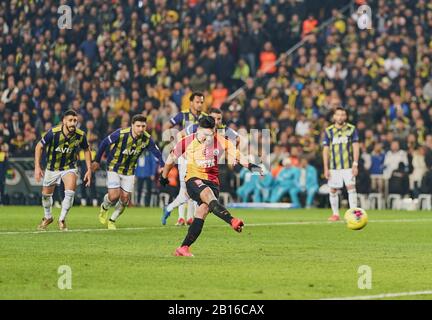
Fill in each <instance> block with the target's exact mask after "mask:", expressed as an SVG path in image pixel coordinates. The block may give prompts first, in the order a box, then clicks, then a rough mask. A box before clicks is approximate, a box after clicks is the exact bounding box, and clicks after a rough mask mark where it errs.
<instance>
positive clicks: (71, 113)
mask: <svg viewBox="0 0 432 320" xmlns="http://www.w3.org/2000/svg"><path fill="white" fill-rule="evenodd" d="M67 116H74V117H78V113H76V111H75V110H72V109H69V110H66V111H65V112H64V113H63V117H62V119H64V118H66V117H67Z"/></svg>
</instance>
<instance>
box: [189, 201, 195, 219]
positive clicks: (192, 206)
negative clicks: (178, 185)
mask: <svg viewBox="0 0 432 320" xmlns="http://www.w3.org/2000/svg"><path fill="white" fill-rule="evenodd" d="M187 205H188V208H187V219H188V220H189V219H193V218H194V215H195V201H193V200H192V199H189V200H188V202H187Z"/></svg>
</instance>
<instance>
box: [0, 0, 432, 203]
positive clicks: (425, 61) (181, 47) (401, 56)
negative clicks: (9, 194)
mask: <svg viewBox="0 0 432 320" xmlns="http://www.w3.org/2000/svg"><path fill="white" fill-rule="evenodd" d="M345 2H346V1H345ZM66 3H67V4H68V5H70V6H71V7H72V17H73V19H72V29H70V30H69V29H59V28H58V25H57V20H58V17H59V14H58V13H57V5H56V4H54V1H13V0H11V1H2V2H1V3H0V58H1V63H0V146H1V147H0V151H1V155H0V162H4V161H5V160H6V159H7V157H31V156H32V155H33V150H34V145H35V143H36V142H37V141H38V139H39V138H40V136H41V134H42V133H43V132H44V131H46V130H48V129H49V128H51V127H52V126H55V125H57V124H58V123H59V122H60V120H61V114H62V112H63V111H64V110H66V109H68V108H72V109H74V110H76V111H77V112H78V113H79V114H80V116H79V118H80V119H79V120H80V121H79V122H80V124H81V129H83V130H84V131H85V132H86V133H87V138H88V141H89V143H90V145H91V146H92V148H93V149H97V145H98V143H99V142H100V141H101V139H103V138H104V137H105V136H106V135H107V134H108V133H110V132H112V131H113V130H114V129H116V128H118V127H127V126H128V124H129V122H130V118H131V116H132V115H133V114H137V113H143V114H144V115H146V116H147V124H148V131H149V133H151V135H152V136H153V137H154V139H155V141H159V142H161V136H162V131H163V128H164V124H165V123H168V121H169V119H170V118H171V117H172V116H174V115H175V114H176V113H177V112H179V111H180V110H185V109H187V108H188V101H189V100H188V98H189V95H190V94H191V93H192V91H202V92H204V94H205V97H206V107H216V108H221V109H222V110H223V111H224V119H225V123H226V124H227V125H229V126H231V127H232V128H233V129H235V130H239V129H241V128H244V129H246V130H249V129H251V128H256V129H269V130H270V131H271V152H272V155H271V163H272V168H271V171H272V173H273V176H272V178H273V179H275V181H276V180H277V173H278V172H279V171H280V169H282V167H301V164H300V163H303V166H304V165H306V164H307V165H310V166H311V167H313V168H314V169H315V171H316V173H315V174H316V175H317V179H316V181H317V182H316V183H317V184H318V185H320V184H321V181H322V178H323V177H322V160H321V141H322V135H323V131H324V128H325V127H326V126H328V125H329V123H330V122H331V114H332V110H333V109H334V108H335V107H337V106H339V105H342V106H344V107H345V108H346V109H347V110H348V112H349V115H350V122H352V123H354V124H356V126H357V128H358V132H359V136H360V141H361V150H362V156H361V159H362V161H361V163H360V165H361V168H360V170H361V174H360V175H359V179H358V189H359V192H360V193H369V192H371V191H372V190H382V188H383V178H384V179H388V180H390V181H391V182H392V183H390V184H389V186H390V188H393V189H391V190H389V191H391V192H393V193H400V194H410V193H411V194H414V195H415V194H418V193H432V190H431V189H432V131H431V129H430V128H432V77H431V71H432V62H431V57H432V3H430V2H429V1H425V0H418V1H417V0H416V1H414V0H395V1H392V2H389V1H384V0H377V1H367V4H368V5H370V6H371V8H372V12H373V22H372V26H373V27H372V29H370V30H369V29H366V30H362V29H360V28H359V27H358V26H357V23H356V14H355V11H351V12H350V11H345V12H343V13H342V12H339V11H338V10H336V9H333V10H331V11H330V16H331V17H332V18H333V22H332V23H330V24H329V25H328V26H326V27H325V28H323V29H318V28H320V25H321V24H322V23H323V22H324V20H325V19H327V18H328V17H327V16H326V15H325V14H324V13H322V12H321V14H319V12H318V13H317V12H315V11H314V14H311V11H310V10H308V6H307V4H306V3H305V2H304V1H296V0H273V1H268V0H254V1H251V0H238V1H237V0H236V1H235V0H225V1H215V0H208V1H203V0H188V1H175V0H172V1H170V0H167V1H148V0H142V1H136V0H128V1H115V0H112V1H111V3H109V2H107V1H102V0H95V1H89V0H83V1H81V0H74V1H68V2H66ZM362 3H366V1H356V4H357V5H360V4H362ZM317 30H319V31H317ZM301 40H305V43H304V45H302V46H301V47H300V48H299V49H298V50H297V51H295V52H294V53H293V54H291V55H286V54H285V52H286V50H288V49H289V48H290V47H291V46H293V45H295V44H296V43H298V42H299V41H301ZM276 61H279V63H278V64H277V65H275V62H276ZM240 87H242V88H243V90H241V91H240V92H239V93H238V95H236V96H235V98H234V99H232V100H228V99H227V98H228V97H229V95H230V94H232V93H233V92H235V91H236V90H237V89H238V88H240ZM284 159H289V161H285V162H284ZM303 159H304V160H303ZM3 171H4V170H3ZM3 171H1V170H0V172H3ZM2 175H3V176H4V174H2ZM226 176H229V174H226ZM297 176H299V175H297ZM148 177H152V179H153V180H154V174H152V173H151V172H150V173H148V174H144V175H143V176H142V178H143V179H144V178H148ZM392 179H393V180H392ZM147 180H148V179H146V181H147ZM227 180H228V179H227ZM303 180H304V179H303ZM306 180H307V179H306ZM143 181H144V180H143ZM222 181H224V179H222ZM242 181H243V180H242ZM396 181H399V182H400V181H403V183H399V182H397V183H396ZM147 182H148V181H147ZM147 182H146V183H147ZM1 183H2V185H3V188H4V178H2V182H1ZM314 183H315V182H314ZM143 184H144V182H143V183H141V185H143ZM225 184H226V185H225V188H226V189H227V190H228V191H230V192H232V193H233V194H235V191H234V189H233V188H232V186H233V184H231V183H230V182H226V183H225ZM223 188H224V186H223ZM264 196H265V195H264ZM267 196H268V198H269V199H271V198H272V195H267ZM274 197H275V199H276V198H278V197H277V195H275V196H274ZM290 197H291V198H293V195H292V194H290ZM294 197H295V195H294ZM250 199H252V198H246V200H250ZM146 201H147V200H146ZM269 201H270V200H269Z"/></svg>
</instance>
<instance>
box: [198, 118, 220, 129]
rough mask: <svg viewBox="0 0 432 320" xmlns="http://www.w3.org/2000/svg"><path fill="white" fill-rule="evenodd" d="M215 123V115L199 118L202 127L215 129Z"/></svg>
mask: <svg viewBox="0 0 432 320" xmlns="http://www.w3.org/2000/svg"><path fill="white" fill-rule="evenodd" d="M215 125H216V123H215V119H214V118H213V117H210V116H205V117H202V118H201V119H199V126H200V128H205V129H214V127H215Z"/></svg>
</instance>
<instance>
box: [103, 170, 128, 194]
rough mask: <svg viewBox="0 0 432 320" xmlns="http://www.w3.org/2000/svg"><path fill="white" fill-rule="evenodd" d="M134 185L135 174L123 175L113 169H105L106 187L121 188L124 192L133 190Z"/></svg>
mask: <svg viewBox="0 0 432 320" xmlns="http://www.w3.org/2000/svg"><path fill="white" fill-rule="evenodd" d="M134 185H135V176H134V175H130V176H125V175H123V174H119V173H117V172H114V171H107V187H108V189H117V188H122V189H123V190H124V191H126V192H129V193H131V192H133V191H134Z"/></svg>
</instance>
